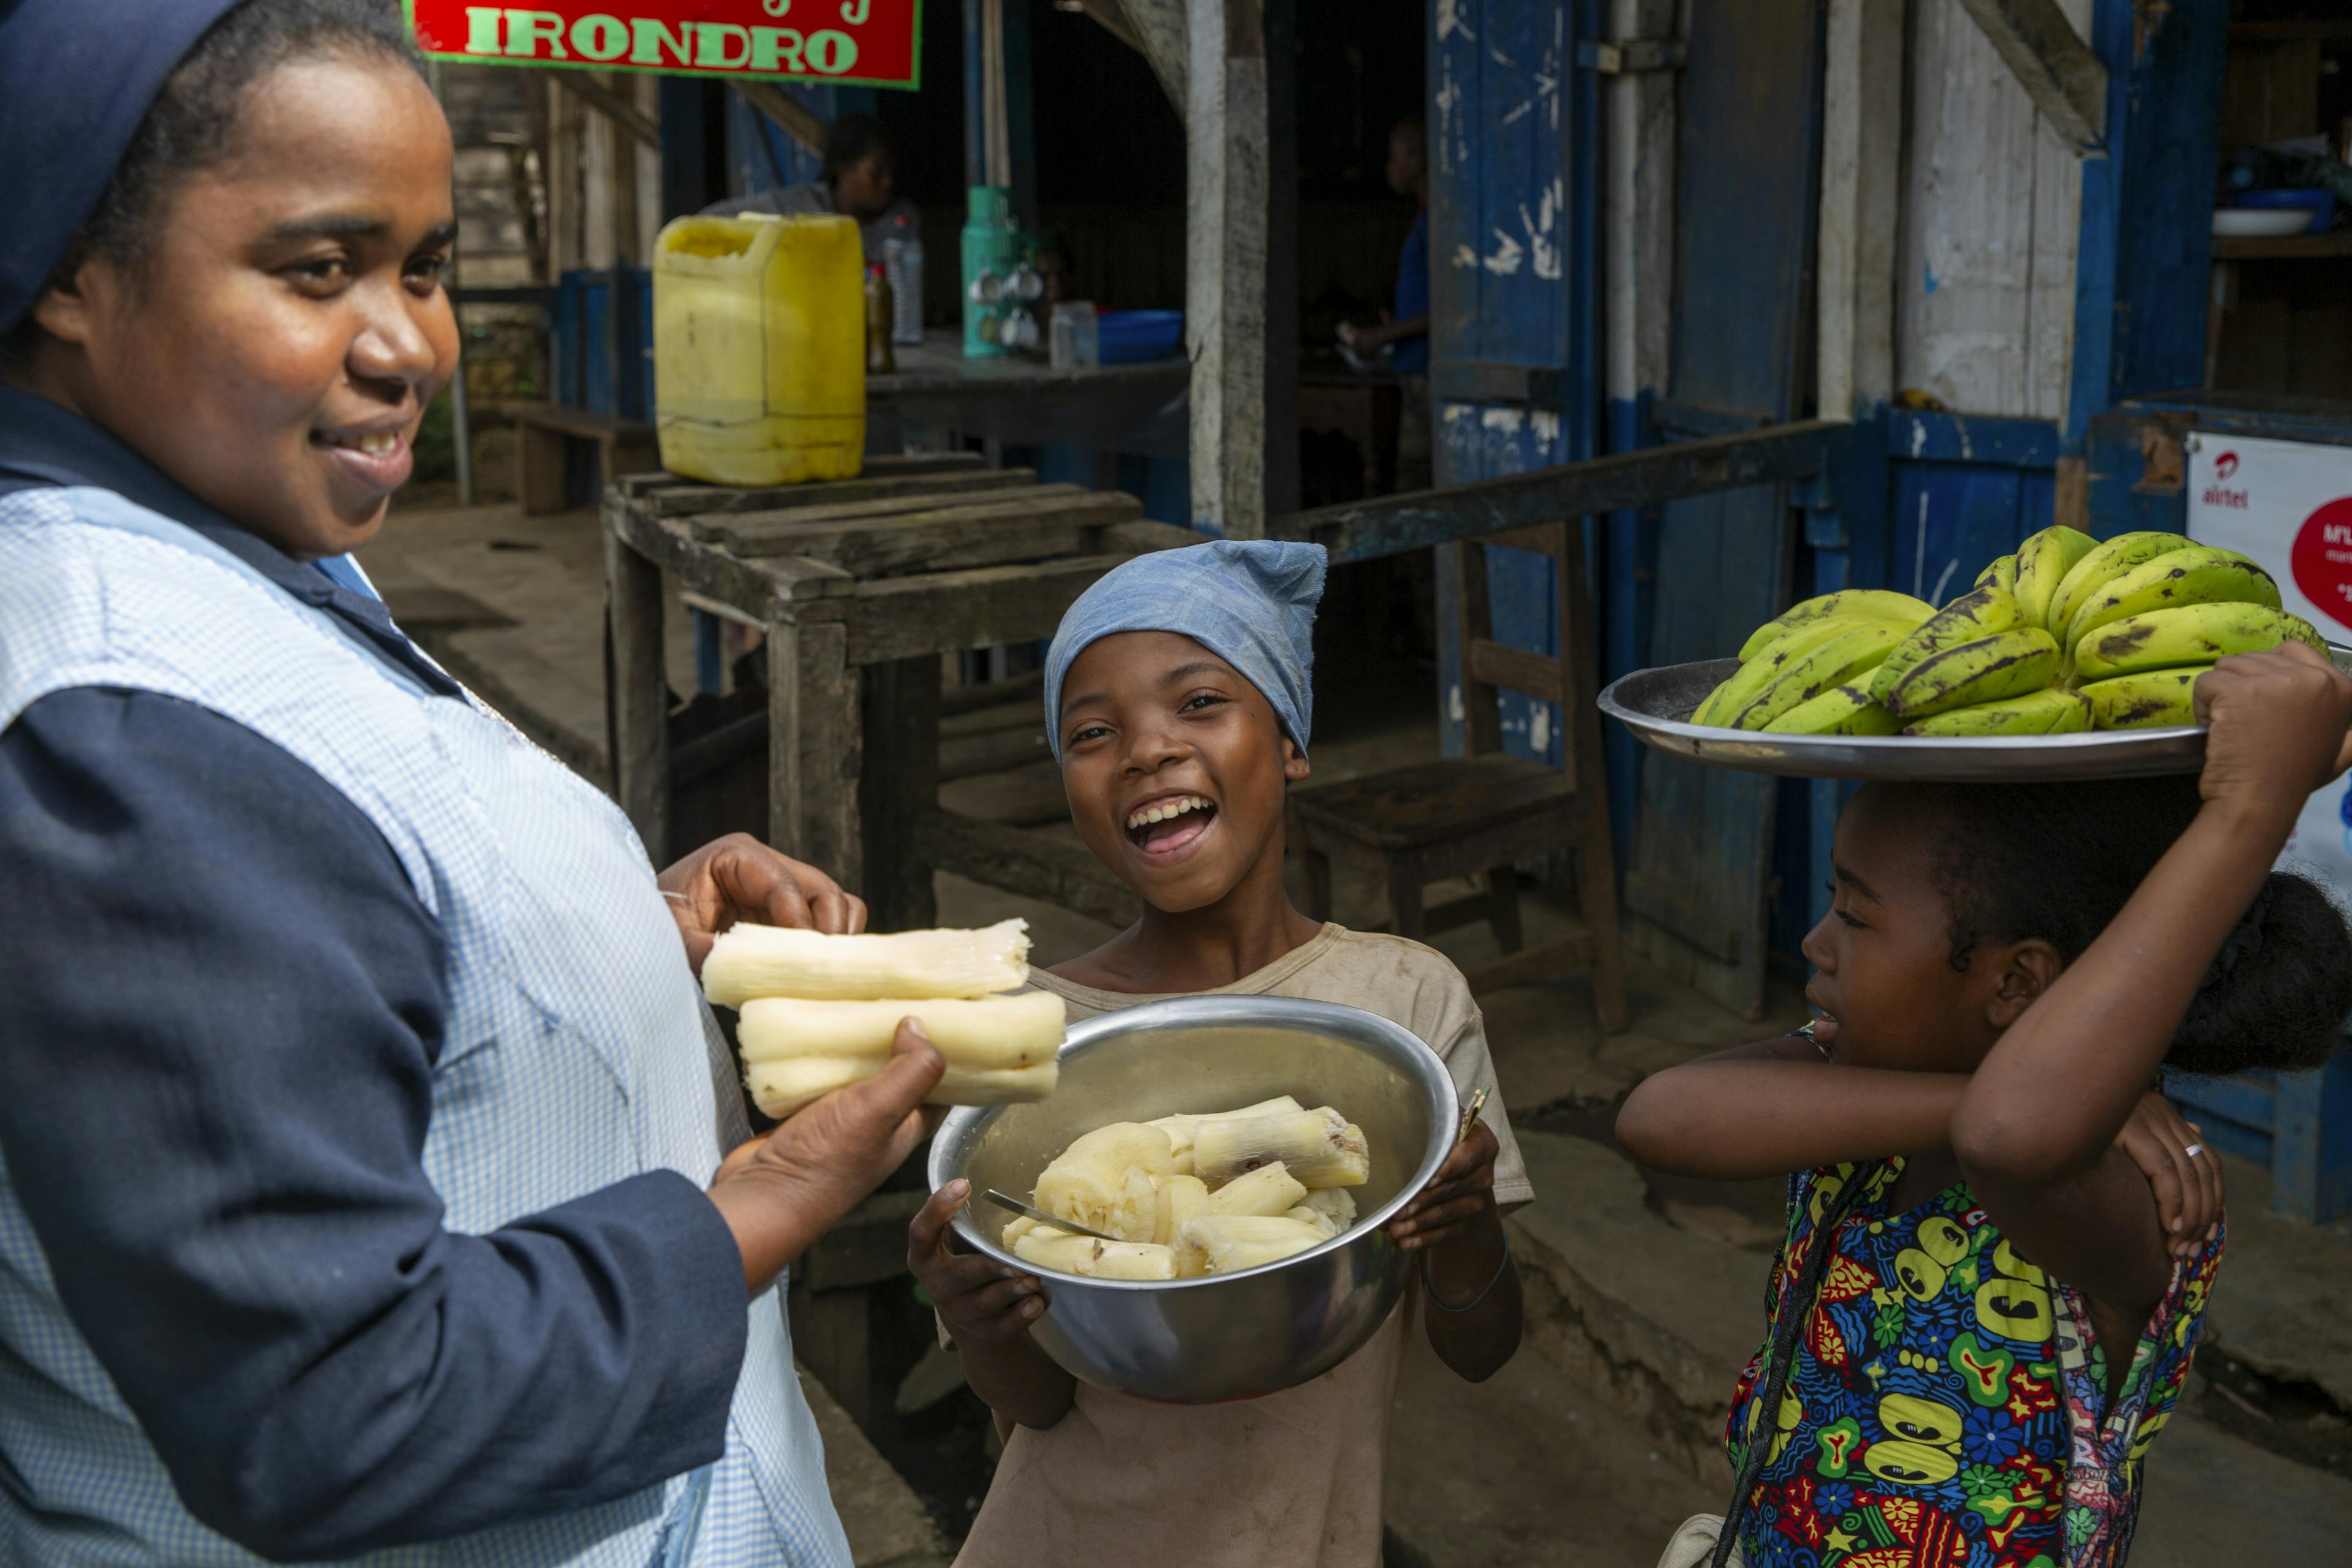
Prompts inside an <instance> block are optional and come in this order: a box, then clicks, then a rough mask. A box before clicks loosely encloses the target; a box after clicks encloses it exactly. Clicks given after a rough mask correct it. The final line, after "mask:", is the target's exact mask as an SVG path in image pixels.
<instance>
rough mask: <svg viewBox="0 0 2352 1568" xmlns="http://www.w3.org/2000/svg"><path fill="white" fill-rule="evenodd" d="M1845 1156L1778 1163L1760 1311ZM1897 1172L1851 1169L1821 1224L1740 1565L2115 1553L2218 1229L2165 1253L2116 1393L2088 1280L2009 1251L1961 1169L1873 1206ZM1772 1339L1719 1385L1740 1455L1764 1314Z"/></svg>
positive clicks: (1812, 1567)
mask: <svg viewBox="0 0 2352 1568" xmlns="http://www.w3.org/2000/svg"><path fill="white" fill-rule="evenodd" d="M1856 1170H1857V1168H1856V1167H1854V1166H1852V1165H1840V1166H1837V1167H1835V1168H1834V1169H1826V1170H1820V1171H1810V1172H1805V1173H1801V1174H1799V1175H1796V1176H1792V1177H1791V1178H1790V1211H1789V1234H1788V1236H1787V1238H1786V1239H1785V1241H1784V1242H1783V1244H1782V1247H1781V1249H1780V1259H1779V1260H1778V1262H1777V1263H1776V1264H1775V1265H1774V1268H1773V1270H1772V1277H1771V1280H1770V1282H1769V1286H1768V1287H1767V1296H1766V1302H1765V1310H1766V1311H1767V1313H1768V1315H1769V1317H1770V1318H1771V1319H1772V1320H1773V1321H1778V1320H1779V1315H1780V1311H1781V1310H1782V1309H1783V1306H1784V1303H1785V1301H1786V1298H1787V1295H1788V1292H1789V1289H1790V1285H1791V1283H1792V1282H1793V1281H1794V1279H1795V1278H1796V1275H1797V1272H1798V1270H1799V1269H1800V1268H1801V1266H1802V1264H1803V1261H1804V1258H1805V1255H1806V1253H1807V1251H1808V1250H1809V1249H1810V1248H1811V1246H1813V1245H1814V1242H1815V1235H1814V1227H1815V1226H1816V1224H1817V1223H1818V1222H1819V1220H1820V1218H1821V1215H1822V1209H1823V1207H1824V1205H1826V1204H1827V1203H1828V1202H1829V1201H1830V1200H1831V1199H1832V1198H1833V1197H1834V1196H1835V1195H1836V1194H1838V1192H1839V1191H1840V1190H1842V1188H1843V1186H1844V1184H1845V1183H1846V1182H1848V1181H1851V1180H1854V1179H1856ZM1902 1173H1903V1162H1902V1161H1901V1160H1900V1159H1895V1160H1889V1161H1886V1162H1884V1163H1880V1164H1876V1165H1870V1166H1864V1167H1861V1168H1860V1179H1861V1180H1863V1181H1864V1182H1865V1183H1867V1184H1868V1185H1867V1186H1866V1187H1865V1188H1864V1193H1863V1196H1862V1198H1861V1200H1860V1202H1859V1203H1858V1204H1857V1205H1856V1206H1855V1207H1854V1208H1853V1211H1852V1212H1851V1213H1850V1214H1849V1215H1848V1217H1847V1219H1846V1221H1845V1223H1844V1225H1843V1227H1842V1228H1841V1229H1840V1231H1839V1234H1838V1235H1837V1237H1836V1238H1835V1246H1836V1248H1837V1250H1836V1251H1835V1252H1834V1253H1833V1254H1832V1257H1831V1260H1830V1266H1829V1271H1828V1273H1827V1274H1826V1275H1825V1276H1824V1278H1823V1279H1822V1291H1821V1305H1820V1307H1819V1309H1818V1310H1815V1311H1814V1312H1813V1313H1812V1314H1811V1318H1810V1319H1809V1321H1807V1323H1806V1325H1805V1329H1804V1331H1803V1333H1802V1334H1801V1336H1800V1338H1799V1340H1798V1349H1797V1359H1796V1366H1795V1370H1794V1373H1793V1374H1792V1375H1791V1376H1790V1379H1789V1386H1788V1392H1787V1393H1786V1394H1785V1395H1784V1396H1783V1397H1782V1399H1781V1402H1780V1410H1779V1411H1778V1412H1776V1413H1775V1416H1774V1420H1773V1425H1774V1426H1777V1427H1778V1428H1779V1433H1778V1435H1777V1436H1775V1437H1774V1439H1773V1451H1772V1458H1771V1459H1770V1461H1769V1463H1768V1464H1767V1465H1766V1466H1765V1468H1764V1471H1763V1475H1762V1477H1761V1479H1759V1482H1758V1485H1757V1489H1756V1491H1755V1492H1754V1494H1753V1496H1752V1500H1751V1501H1750V1504H1749V1508H1750V1512H1749V1514H1748V1520H1747V1521H1746V1523H1745V1525H1744V1527H1743V1528H1742V1530H1741V1531H1740V1537H1741V1539H1740V1550H1741V1552H1742V1553H1743V1555H1744V1557H1745V1559H1746V1562H1747V1563H1748V1568H1914V1565H1916V1568H2114V1565H2116V1564H2118V1563H2122V1562H2123V1560H2124V1557H2125V1554H2126V1552H2127V1551H2128V1550H2129V1548H2130V1544H2131V1533H2132V1525H2133V1521H2134V1520H2135V1519H2136V1518H2137V1513H2138V1509H2139V1476H2140V1461H2141V1458H2142V1457H2143V1456H2144V1455H2145V1454H2146V1453H2147V1448H2148V1446H2149V1445H2150V1444H2151V1443H2153V1442H2154V1441H2155V1440H2156V1435H2157V1433H2158V1431H2159V1430H2161V1429H2162V1427H2163V1426H2164V1424H2165V1422H2166V1421H2167V1420H2168V1419H2169V1418H2170V1417H2171V1415H2172V1407H2173V1405H2174V1404H2175V1402H2176V1401H2178V1400H2179V1397H2180V1388H2181V1384H2182V1383H2183V1382H2184V1381H2185V1380H2186V1379H2187V1377H2188V1375H2189V1353H2190V1352H2191V1351H2192V1350H2193V1349H2194V1348H2195V1345H2196V1342H2197V1331H2198V1329H2199V1327H2200V1324H2201V1323H2202V1322H2203V1321H2204V1316H2205V1301H2206V1296H2207V1292H2208V1291H2209V1289H2210V1287H2211V1284H2212V1279H2213V1274H2214V1270H2215V1268H2216V1267H2217V1266H2218V1265H2219V1263H2220V1261H2221V1235H2220V1233H2219V1232H2218V1231H2217V1232H2216V1234H2215V1236H2214V1238H2213V1239H2212V1240H2211V1241H2210V1242H2208V1243H2207V1244H2206V1247H2205V1248H2204V1250H2203V1251H2202V1252H2200V1254H2199V1255H2198V1256H2197V1257H2196V1258H2193V1259H2190V1260H2188V1261H2185V1262H2182V1263H2179V1264H2178V1265H2176V1266H2175V1268H2174V1269H2173V1276H2172V1285H2171V1289H2169V1290H2168V1291H2167V1292H2166V1294H2165V1297H2164V1300H2163V1301H2162V1302H2161V1303H2159V1304H2158V1307H2157V1309H2156V1311H2155V1313H2154V1315H2153V1316H2152V1317H2151V1318H2150V1319H2149V1321H2148V1323H2147V1327H2146V1328H2145V1329H2144V1330H2143V1331H2141V1334H2140V1339H2139V1343H2138V1344H2137V1347H2135V1349H2134V1351H2133V1352H2132V1363H2131V1369H2130V1371H2129V1373H2128V1374H2127V1375H2126V1378H2125V1380H2124V1383H2123V1386H2122V1389H2121V1390H2120V1392H2119V1393H2118V1394H2116V1396H2115V1397H2114V1398H2113V1399H2112V1400H2110V1399H2109V1398H2108V1396H2107V1393H2106V1382H2107V1360H2106V1354H2105V1350H2104V1349H2103V1348H2102V1347H2101V1346H2100V1345H2099V1343H2098V1342H2097V1339H2096V1336H2095V1335H2094V1334H2093V1332H2092V1331H2091V1326H2090V1318H2089V1314H2088V1311H2087V1310H2086V1309H2087V1303H2086V1302H2085V1301H2084V1298H2083V1295H2082V1293H2081V1292H2080V1291H2077V1290H2075V1289H2072V1288H2071V1287H2068V1286H2065V1285H2061V1284H2057V1283H2056V1282H2054V1281H2053V1280H2051V1279H2049V1278H2048V1277H2047V1276H2046V1275H2044V1274H2043V1273H2042V1270H2041V1269H2039V1268H2035V1267H2034V1266H2033V1265H2032V1264H2031V1263H2029V1262H2027V1261H2026V1260H2025V1259H2023V1258H2020V1257H2019V1256H2018V1255H2017V1254H2016V1252H2015V1251H2014V1250H2013V1249H2012V1248H2011V1247H2010V1245H2009V1243H2008V1242H2007V1241H2006V1240H2005V1239H2003V1237H2002V1236H2001V1234H2000V1229H1999V1227H1998V1226H1995V1225H1994V1224H1993V1223H1992V1221H1991V1219H1990V1217H1989V1216H1988V1215H1986V1214H1985V1212H1984V1210H1983V1209H1981V1208H1979V1207H1978V1206H1977V1204H1976V1200H1975V1198H1974V1197H1973V1196H1972V1195H1971V1194H1969V1189H1968V1186H1967V1184H1964V1183H1963V1184H1955V1185H1953V1186H1950V1187H1948V1188H1946V1189H1945V1190H1944V1191H1943V1192H1941V1193H1938V1194H1936V1195H1935V1196H1934V1197H1933V1198H1930V1199H1929V1200H1928V1201H1927V1202H1926V1203H1924V1204H1921V1205H1919V1206H1917V1207H1916V1208H1913V1209H1910V1210H1908V1211H1906V1212H1905V1213H1902V1214H1895V1215H1891V1214H1889V1213H1887V1212H1886V1201H1887V1194H1889V1193H1891V1192H1892V1191H1893V1189H1894V1187H1895V1181H1896V1179H1897V1178H1898V1177H1899V1176H1901V1174H1902ZM1764 1342H1765V1347H1766V1349H1765V1350H1764V1351H1759V1352H1758V1355H1757V1358H1756V1360H1754V1361H1752V1362H1750V1363H1748V1370H1747V1372H1746V1373H1743V1374H1742V1376H1741V1377H1740V1380H1739V1390H1738V1394H1737V1396H1736V1397H1735V1399H1734V1401H1733V1405H1732V1412H1731V1423H1730V1427H1729V1432H1728V1434H1727V1435H1728V1437H1729V1440H1730V1447H1731V1463H1732V1468H1733V1469H1734V1471H1735V1472H1737V1471H1738V1468H1739V1464H1740V1461H1741V1459H1742V1458H1743V1457H1744V1449H1745V1446H1746V1440H1747V1438H1748V1437H1749V1436H1752V1435H1753V1434H1754V1433H1755V1431H1756V1429H1757V1426H1759V1418H1760V1416H1761V1415H1762V1412H1761V1411H1760V1410H1759V1408H1757V1399H1756V1388H1757V1384H1758V1382H1759V1378H1760V1376H1761V1374H1762V1373H1763V1370H1764V1369H1763V1361H1764V1357H1765V1355H1766V1354H1767V1353H1769V1347H1770V1345H1771V1342H1772V1335H1771V1330H1770V1328H1769V1326H1768V1327H1767V1329H1766V1331H1765V1340H1764Z"/></svg>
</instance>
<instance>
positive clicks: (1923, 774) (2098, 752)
mask: <svg viewBox="0 0 2352 1568" xmlns="http://www.w3.org/2000/svg"><path fill="white" fill-rule="evenodd" d="M2336 662H2337V663H2338V664H2339V665H2341V664H2342V663H2343V662H2344V656H2343V655H2342V654H2341V653H2339V654H2338V655H2337V656H2336ZM1738 668H1739V661H1738V659H1736V658H1711V659H1704V660H1701V661H1700V662H1698V663H1696V664H1669V665H1662V666H1660V667H1659V668H1655V669H1637V670H1635V671H1634V672H1633V674H1631V675H1628V676H1625V677H1623V678H1622V679H1618V680H1614V681H1612V682H1611V683H1610V685H1609V689H1607V690H1605V691H1603V692H1602V693H1601V711H1602V712H1603V713H1606V714H1608V715H1609V716H1610V717H1611V718H1612V719H1615V720H1617V721H1620V722H1621V723H1622V724H1623V725H1624V726H1625V727H1626V728H1627V729H1628V730H1631V731H1633V733H1634V734H1635V735H1636V736H1638V737H1640V739H1641V741H1642V743H1643V745H1646V746H1654V747H1656V748H1657V749H1658V750H1659V751H1661V752H1668V753H1670V754H1671V755H1674V756H1677V757H1687V758H1689V759H1690V760H1691V761H1693V762H1695V763H1712V764H1713V765H1714V766H1716V767H1719V768H1741V769H1744V770H1746V771H1747V772H1748V773H1777V774H1780V775H1781V776H1782V777H1785V778H1804V779H1913V780H1919V781H1922V782H1927V781H1934V782H1938V783H1951V784H2026V783H2031V782H2033V781H2036V780H2046V779H2126V778H2145V777H2147V776H2148V775H2150V774H2154V773H2195V772H2197V771H2198V769H2200V768H2201V767H2203V766H2204V765H2205V731H2204V729H2203V728H2202V727H2201V726H2196V727H2190V728H2186V729H2173V730H2103V731H2090V732H2088V733H2084V734H2080V735H2015V736H2001V737H1998V738H1971V739H1965V740H1963V739H1951V740H1946V739H1942V738H1940V737H1932V736H1925V735H1883V736H1882V735H1767V734H1762V733H1760V732H1758V731H1750V730H1721V729H1717V728H1716V727H1715V726H1714V725H1712V724H1692V723H1688V722H1686V721H1687V720H1688V719H1689V718H1690V716H1691V712H1692V710H1695V709H1696V708H1697V707H1698V705H1699V701H1700V700H1701V699H1703V698H1704V697H1706V694H1707V693H1708V692H1710V691H1712V690H1714V689H1716V687H1717V686H1718V685H1720V684H1721V683H1722V682H1723V681H1724V680H1726V679H1728V678H1729V677H1730V675H1731V673H1732V671H1734V670H1736V669H1738Z"/></svg>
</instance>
